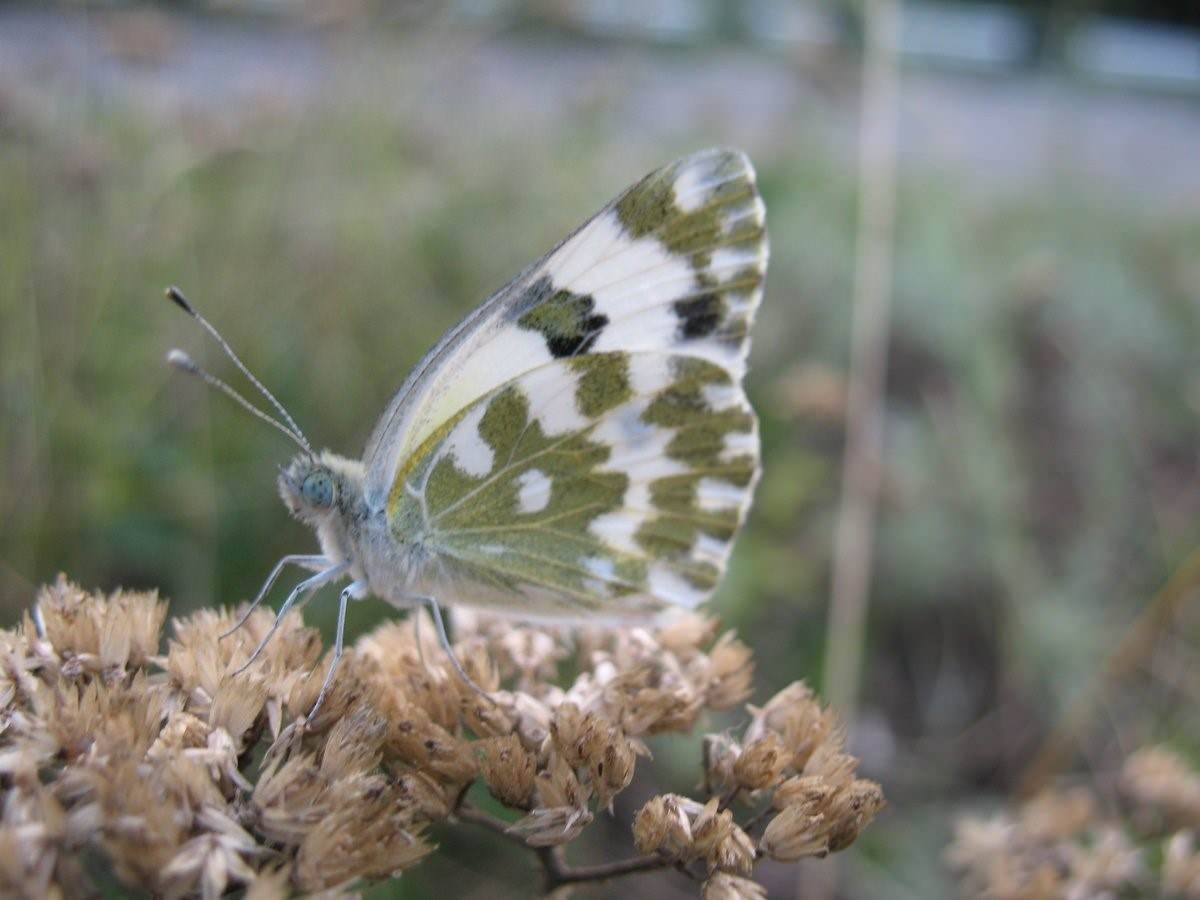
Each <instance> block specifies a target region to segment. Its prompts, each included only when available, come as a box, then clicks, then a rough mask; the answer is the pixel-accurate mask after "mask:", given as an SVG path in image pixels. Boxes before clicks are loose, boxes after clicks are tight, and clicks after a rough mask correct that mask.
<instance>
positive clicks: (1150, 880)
mask: <svg viewBox="0 0 1200 900" xmlns="http://www.w3.org/2000/svg"><path fill="white" fill-rule="evenodd" d="M1118 787H1119V789H1120V797H1119V800H1120V801H1121V802H1119V803H1114V802H1113V801H1112V798H1108V801H1107V802H1105V799H1104V797H1103V796H1102V795H1101V794H1099V793H1097V792H1096V791H1095V790H1094V789H1093V788H1091V787H1087V786H1082V785H1076V786H1074V787H1070V788H1062V789H1051V790H1045V791H1043V792H1042V793H1040V794H1038V795H1036V796H1035V797H1033V798H1032V799H1030V800H1028V801H1026V802H1025V803H1024V804H1023V805H1022V806H1021V807H1020V808H1018V809H1016V810H1014V811H1002V812H999V813H996V814H994V815H992V816H991V817H987V818H984V817H978V816H967V817H963V818H962V819H960V820H959V821H958V823H957V824H956V826H955V832H954V841H953V842H952V843H951V844H950V846H949V847H948V848H947V850H946V861H947V863H948V864H949V865H950V866H951V868H952V869H954V870H955V871H956V872H957V874H958V876H959V888H960V893H961V895H962V896H963V897H971V898H989V900H1041V898H1046V900H1050V898H1090V897H1127V896H1128V897H1134V896H1136V897H1170V898H1191V900H1194V898H1200V852H1197V849H1196V839H1197V831H1198V829H1200V772H1197V771H1196V770H1195V769H1194V768H1193V767H1192V766H1190V765H1189V764H1188V763H1186V762H1185V761H1184V760H1183V759H1182V758H1180V757H1179V756H1178V755H1176V754H1175V753H1174V752H1172V751H1170V750H1168V749H1166V748H1164V747H1148V748H1145V749H1142V750H1139V751H1137V752H1136V753H1134V754H1132V755H1131V756H1130V757H1129V758H1128V759H1127V760H1126V761H1125V764H1124V766H1123V767H1122V770H1121V773H1120V777H1119V779H1118Z"/></svg>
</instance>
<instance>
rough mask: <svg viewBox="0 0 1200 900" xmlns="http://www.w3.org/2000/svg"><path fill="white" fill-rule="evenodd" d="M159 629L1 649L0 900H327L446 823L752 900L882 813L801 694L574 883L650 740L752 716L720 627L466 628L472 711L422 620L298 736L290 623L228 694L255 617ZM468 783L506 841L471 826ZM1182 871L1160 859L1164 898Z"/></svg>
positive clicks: (759, 721)
mask: <svg viewBox="0 0 1200 900" xmlns="http://www.w3.org/2000/svg"><path fill="white" fill-rule="evenodd" d="M422 615H423V614H422ZM165 618H166V604H165V603H163V602H161V601H159V600H158V599H157V597H156V596H155V595H153V594H145V593H136V592H124V591H118V592H116V593H114V594H112V595H110V596H107V597H104V596H99V595H96V594H91V593H88V592H86V591H83V590H81V589H80V588H78V587H76V586H75V585H73V584H71V583H70V582H68V581H67V580H66V579H65V578H63V579H59V581H58V582H56V583H55V584H54V585H53V586H51V587H48V588H46V589H44V590H43V591H42V592H41V594H40V595H39V596H38V600H37V606H36V609H35V610H34V614H33V615H32V616H27V617H26V618H25V620H24V621H23V622H22V623H21V624H20V625H19V626H17V627H16V628H14V629H11V630H8V631H0V713H2V714H3V718H2V722H3V728H2V729H0V778H3V784H4V785H5V795H4V802H3V805H2V806H0V894H2V895H4V896H21V897H25V896H28V897H56V896H58V897H65V896H80V895H87V894H89V893H93V892H94V886H93V885H92V884H91V881H90V879H91V878H92V877H94V871H93V868H92V867H90V866H89V867H88V868H86V869H85V868H84V866H83V865H82V863H81V862H80V860H81V859H83V858H85V857H87V858H89V859H90V858H96V859H100V860H102V861H103V862H104V863H105V865H106V866H107V867H108V869H109V870H110V871H111V873H112V877H115V878H116V879H117V881H119V882H120V883H121V885H122V886H123V887H124V888H126V889H129V890H131V891H140V892H144V893H147V894H153V895H162V896H166V897H191V896H199V897H204V898H216V897H220V896H223V895H226V894H229V893H231V892H241V893H242V894H243V895H244V896H246V897H248V898H256V900H259V898H274V897H285V896H289V895H292V894H295V893H298V892H299V893H327V894H329V895H340V894H343V893H346V892H348V891H353V890H355V889H356V888H357V887H359V886H361V885H363V884H366V883H369V882H371V881H375V880H379V879H384V878H388V877H392V876H394V875H396V874H398V873H400V872H402V871H403V870H405V869H407V868H409V867H411V866H414V865H416V864H418V863H419V862H420V861H421V860H422V859H423V858H424V857H426V856H427V855H428V854H430V853H431V852H433V845H432V844H431V843H430V841H429V840H428V838H427V833H428V831H429V829H430V826H432V825H434V824H435V823H441V827H449V826H453V825H455V824H460V825H462V826H463V827H473V826H475V825H484V826H486V827H487V828H488V829H490V831H491V832H492V833H495V834H500V835H504V836H506V837H507V838H508V839H510V840H514V841H518V842H520V843H521V844H522V845H524V846H527V847H532V848H546V849H542V850H541V853H540V855H539V856H538V859H540V860H541V862H542V864H543V866H544V868H545V872H544V874H545V876H546V883H547V885H548V886H549V887H555V886H557V885H560V884H565V883H568V882H573V881H580V880H587V879H589V878H603V877H611V876H614V875H620V874H625V873H627V872H634V871H645V870H646V869H652V868H657V867H660V866H661V867H667V866H670V865H680V866H683V867H685V868H688V870H689V874H691V876H692V877H693V878H694V879H696V881H697V882H698V883H699V882H702V883H703V888H702V892H703V896H705V897H709V898H722V900H725V898H729V900H758V898H761V897H763V896H764V893H763V891H762V889H761V888H760V887H759V886H758V885H757V884H756V883H755V882H754V881H752V880H750V877H749V876H750V875H751V874H752V873H753V869H754V866H755V864H756V861H757V860H758V859H759V858H761V857H762V856H763V855H764V854H767V855H773V856H775V857H776V858H780V859H791V858H797V857H799V856H801V855H813V854H820V853H825V852H829V851H833V850H838V849H841V848H842V847H845V846H846V845H848V844H849V843H850V842H851V841H853V839H854V838H855V837H856V836H857V834H858V833H859V831H860V830H861V829H862V827H864V826H865V825H866V823H867V822H869V821H870V819H871V818H872V817H873V816H874V815H875V813H876V812H877V811H878V809H879V808H880V807H881V806H882V804H883V799H882V793H881V792H880V791H879V788H878V785H875V784H874V783H873V782H868V781H864V780H862V779H857V778H855V777H854V771H855V767H856V765H857V761H855V760H854V759H853V758H851V757H849V756H847V755H846V754H845V753H844V751H843V746H842V739H841V734H840V731H839V730H838V729H837V728H836V725H835V723H834V721H833V718H832V716H831V715H830V714H829V713H828V712H827V711H825V710H823V709H822V708H821V707H820V705H819V703H818V702H817V701H816V699H815V698H814V697H813V696H812V693H811V692H810V691H808V689H807V688H806V687H804V686H803V685H802V684H799V683H797V684H796V685H793V686H791V687H789V688H788V689H786V690H785V691H783V692H781V693H780V694H778V695H776V697H774V698H773V699H772V700H770V701H769V702H768V703H767V704H766V705H765V706H763V707H762V708H761V709H756V708H753V707H751V708H750V712H751V715H752V720H751V722H750V724H749V726H748V727H747V728H746V729H745V731H744V732H743V733H741V734H709V735H706V736H704V737H703V738H702V740H703V747H704V750H703V760H702V762H703V766H704V776H705V784H706V786H707V795H706V797H705V798H704V800H697V799H692V798H689V797H684V796H681V795H677V794H667V795H662V796H658V797H653V798H652V799H651V800H650V801H649V802H647V803H646V804H645V805H644V806H643V807H642V809H641V811H640V812H638V814H637V816H636V818H635V819H634V820H633V822H632V823H631V825H632V837H633V842H634V843H635V844H636V846H637V848H638V849H639V850H640V851H641V852H642V853H644V854H647V855H646V856H644V857H638V858H633V859H630V860H621V861H617V862H614V863H613V864H612V865H611V866H607V867H606V866H599V867H593V869H589V870H573V869H571V868H570V867H569V866H567V865H566V864H565V862H563V861H562V858H561V855H560V854H561V852H562V851H561V849H559V848H561V846H562V845H564V844H567V843H569V842H571V841H573V840H575V839H576V838H577V837H578V836H579V835H580V834H581V833H582V832H583V831H584V830H585V829H586V828H587V827H588V826H589V825H590V824H591V823H592V822H593V820H594V819H595V817H596V815H597V813H598V812H600V811H601V810H608V811H610V812H611V811H612V809H613V801H614V799H615V798H616V797H617V796H618V795H620V794H621V792H622V791H624V790H625V789H626V788H627V787H628V786H629V785H630V783H631V782H632V781H633V779H634V777H635V774H636V770H637V762H638V759H639V757H643V756H646V755H648V753H649V751H648V748H647V746H646V744H645V743H644V738H645V737H646V736H648V735H652V734H657V733H661V732H671V731H673V732H685V731H687V730H689V729H691V728H692V727H693V726H694V725H695V724H696V723H697V722H698V721H700V720H701V718H702V717H703V716H704V715H705V713H706V711H708V710H723V709H728V708H731V707H732V706H734V705H736V704H738V703H741V702H742V701H744V700H745V698H746V697H747V696H748V695H749V693H750V689H751V678H752V674H753V671H754V666H753V659H752V654H751V652H750V649H749V648H748V647H747V646H746V645H745V644H743V643H741V642H740V641H738V640H737V639H736V637H734V635H733V634H732V633H726V634H723V635H721V636H720V637H717V635H718V634H719V633H720V625H719V623H718V622H717V620H716V619H715V618H712V617H709V616H702V615H694V614H688V615H681V616H680V617H679V618H678V619H676V620H675V621H673V622H672V623H670V624H668V625H665V626H663V627H662V628H661V629H659V630H657V631H654V630H649V629H644V628H614V629H603V630H601V629H584V630H580V631H576V632H573V633H568V632H565V631H559V630H554V629H539V628H532V627H523V626H516V625H513V624H511V623H508V622H505V621H504V620H502V619H496V618H489V617H486V616H483V615H480V614H471V613H467V614H463V615H462V616H460V617H458V619H457V621H456V624H457V626H458V634H459V637H460V640H459V642H458V643H457V644H456V645H455V647H454V652H455V654H456V656H457V657H458V660H459V662H460V664H461V665H462V666H463V668H464V669H466V670H467V671H468V672H469V673H470V675H471V677H472V678H473V679H474V680H475V681H476V682H477V683H479V684H481V685H483V686H484V687H485V688H487V690H488V692H489V694H490V698H482V697H480V696H478V695H477V694H476V693H475V692H474V691H472V690H471V689H470V688H469V687H468V686H467V685H465V684H464V683H463V682H462V680H461V679H460V678H458V677H457V675H456V674H455V672H454V669H453V667H452V666H451V664H450V662H449V660H447V659H446V658H445V656H444V654H443V652H442V649H441V648H440V647H439V646H438V645H437V643H436V642H435V641H434V640H433V637H432V636H433V629H432V627H424V628H423V629H422V628H420V627H419V625H420V618H419V617H417V618H414V619H413V620H411V621H404V622H389V623H386V624H384V625H381V626H380V627H378V628H376V629H375V630H374V631H372V632H371V633H369V634H367V635H365V636H363V637H362V638H360V639H359V640H358V641H357V642H356V643H355V644H354V645H353V646H352V647H349V648H347V650H346V654H345V656H344V658H343V659H342V661H341V665H340V667H339V668H338V669H337V672H336V677H335V679H334V682H333V684H332V686H331V689H330V691H329V693H328V695H327V696H326V698H325V700H324V703H323V705H322V706H321V709H320V712H319V714H318V715H316V716H315V718H314V720H313V721H308V720H307V718H306V716H307V713H308V711H309V709H310V708H311V707H312V704H313V702H314V701H315V699H316V696H317V693H318V692H319V691H320V689H321V681H322V678H323V676H324V671H325V665H324V664H322V655H323V654H322V641H321V638H320V635H319V634H318V633H317V631H316V630H315V629H312V628H308V627H306V626H305V625H304V623H303V620H302V618H301V617H300V615H299V613H296V612H293V613H290V614H289V615H287V616H285V617H284V618H283V620H282V621H281V622H280V623H279V627H278V629H277V632H276V633H275V635H274V637H273V638H272V640H271V641H270V642H269V643H268V644H267V645H266V648H265V650H264V651H263V653H262V654H261V655H260V656H259V657H258V658H257V659H256V660H255V662H254V663H253V664H252V665H250V666H248V667H246V668H245V670H244V671H239V670H241V669H242V667H243V666H245V664H246V661H247V660H248V659H249V658H250V654H251V653H252V652H253V650H254V648H255V647H256V646H257V645H258V643H259V641H260V640H261V639H262V638H263V637H264V636H265V635H266V634H267V633H268V630H269V629H271V628H272V627H273V623H274V619H273V616H272V614H271V613H270V612H269V611H266V610H262V609H258V610H254V611H253V612H251V613H250V615H249V616H247V617H246V621H245V623H244V624H243V626H242V627H241V628H240V629H238V630H235V631H233V632H232V634H230V635H229V636H228V637H225V638H224V639H222V635H224V634H225V633H226V632H229V631H230V629H232V628H233V627H234V625H235V624H236V623H237V622H238V621H239V615H238V613H237V612H235V611H232V610H226V611H216V610H201V611H199V612H196V613H193V614H192V615H189V616H187V617H186V618H182V619H177V620H175V621H174V622H173V623H172V627H171V634H170V637H169V639H168V641H167V645H166V652H165V653H163V654H161V655H160V653H159V644H160V632H161V630H162V626H163V623H164V621H165ZM35 623H36V624H35ZM425 624H426V626H429V623H425ZM422 632H423V633H422ZM327 661H328V656H327V655H326V657H325V662H327ZM563 662H568V663H569V666H563V668H564V669H567V670H568V671H570V672H571V673H572V675H571V678H570V680H566V679H564V680H561V681H560V670H559V665H560V663H563ZM700 756H701V754H700V753H699V752H697V758H698V759H699V757H700ZM477 782H481V783H482V785H484V786H485V787H486V789H487V790H488V791H489V792H490V793H491V795H492V796H493V797H494V798H495V800H496V801H498V802H499V803H500V804H501V806H503V807H504V808H505V809H506V810H509V811H510V812H508V813H506V815H505V817H503V818H500V817H496V816H494V815H491V814H488V813H485V812H483V811H482V810H481V809H479V808H478V807H476V806H475V805H474V804H473V803H472V802H471V797H472V796H474V795H477V794H478V793H479V790H481V788H476V787H475V785H476V783H477ZM739 797H740V799H741V800H746V801H748V802H749V803H750V805H752V806H755V805H756V806H757V807H758V814H757V816H756V817H755V818H756V819H757V820H758V821H760V822H761V821H762V819H763V817H764V816H765V815H767V814H769V813H771V812H775V813H776V814H775V816H774V818H772V819H771V821H770V822H769V824H768V825H767V827H766V830H765V833H764V834H763V835H762V836H761V838H758V839H756V837H755V835H756V833H757V829H756V828H755V827H752V826H751V825H750V824H749V822H748V821H747V823H745V824H741V823H739V821H738V819H737V817H736V815H735V801H739ZM741 805H742V806H744V805H745V804H741ZM1190 846H1191V845H1190V844H1184V843H1182V842H1180V843H1179V844H1178V847H1177V848H1176V852H1175V855H1174V856H1173V857H1172V859H1173V860H1175V862H1173V863H1172V864H1173V866H1174V869H1173V871H1174V872H1176V875H1175V880H1176V881H1177V882H1179V883H1184V882H1186V880H1187V878H1188V877H1189V875H1188V872H1189V871H1190V870H1189V869H1188V862H1187V861H1188V860H1190V859H1191V858H1192V857H1191V855H1190V854H1191V851H1190ZM550 848H553V849H550ZM1185 851H1186V852H1185ZM1113 859H1114V860H1115V859H1116V857H1115V856H1114V857H1113ZM1109 871H1116V864H1115V863H1114V866H1113V867H1110V868H1109V869H1103V867H1100V866H1094V867H1093V869H1092V874H1093V877H1094V878H1095V879H1097V880H1102V879H1103V878H1104V877H1105V873H1106V872H1109ZM581 873H584V874H581Z"/></svg>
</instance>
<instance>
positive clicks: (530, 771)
mask: <svg viewBox="0 0 1200 900" xmlns="http://www.w3.org/2000/svg"><path fill="white" fill-rule="evenodd" d="M479 747H480V748H481V750H482V751H483V752H482V754H481V758H480V766H479V768H480V772H481V773H482V774H483V778H484V781H486V782H487V786H488V790H490V791H491V792H492V796H493V797H495V798H496V799H497V800H499V801H500V802H501V803H503V804H504V805H505V806H511V807H513V808H514V809H528V808H529V804H530V801H531V799H532V797H533V787H534V776H535V774H536V772H537V761H536V760H535V759H534V758H533V754H531V753H530V752H529V751H528V750H526V749H525V748H524V747H523V746H521V741H520V740H519V739H518V738H517V736H516V735H514V734H510V735H506V736H504V737H494V738H487V739H486V740H482V741H480V742H479Z"/></svg>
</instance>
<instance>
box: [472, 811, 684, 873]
mask: <svg viewBox="0 0 1200 900" xmlns="http://www.w3.org/2000/svg"><path fill="white" fill-rule="evenodd" d="M454 815H455V816H456V817H457V818H458V819H460V820H461V821H463V822H470V823H471V824H472V825H478V826H480V827H481V828H486V829H487V830H488V831H491V832H493V833H495V834H499V835H501V836H503V837H505V838H507V839H508V840H510V841H512V842H514V843H516V844H520V845H521V846H522V847H524V848H525V849H526V850H533V851H534V852H535V853H536V854H537V857H538V861H539V862H540V863H541V864H542V876H543V884H544V887H545V892H546V893H547V894H550V893H553V892H554V891H556V890H557V889H558V888H560V887H563V886H564V885H568V884H581V883H583V882H589V881H608V880H609V879H611V878H620V877H622V876H623V875H635V874H637V873H639V872H652V871H654V870H655V869H665V868H668V867H669V866H672V865H674V863H673V862H672V861H671V860H669V859H665V858H664V857H661V856H633V857H630V858H629V859H619V860H616V861H615V862H610V863H599V864H597V865H594V866H570V865H568V864H567V861H566V860H565V859H564V858H563V853H562V848H561V847H531V846H530V845H529V844H528V843H526V842H525V841H524V840H523V839H522V838H520V837H518V836H517V835H515V834H512V833H511V832H510V831H509V830H508V823H507V822H505V821H504V820H503V819H499V818H497V817H496V816H493V815H492V814H491V813H487V812H484V811H483V810H482V809H479V808H478V807H475V806H472V805H470V804H469V803H465V802H464V803H460V804H459V806H458V809H456V810H455V811H454Z"/></svg>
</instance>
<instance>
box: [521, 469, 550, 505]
mask: <svg viewBox="0 0 1200 900" xmlns="http://www.w3.org/2000/svg"><path fill="white" fill-rule="evenodd" d="M550 484H551V482H550V478H549V476H548V475H546V473H545V472H543V471H541V470H540V469H527V470H526V471H524V472H522V473H521V475H520V477H519V478H518V479H517V485H518V491H517V503H518V504H520V507H521V512H523V513H536V512H541V511H542V510H543V509H545V508H546V506H547V505H548V504H549V503H550Z"/></svg>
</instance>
